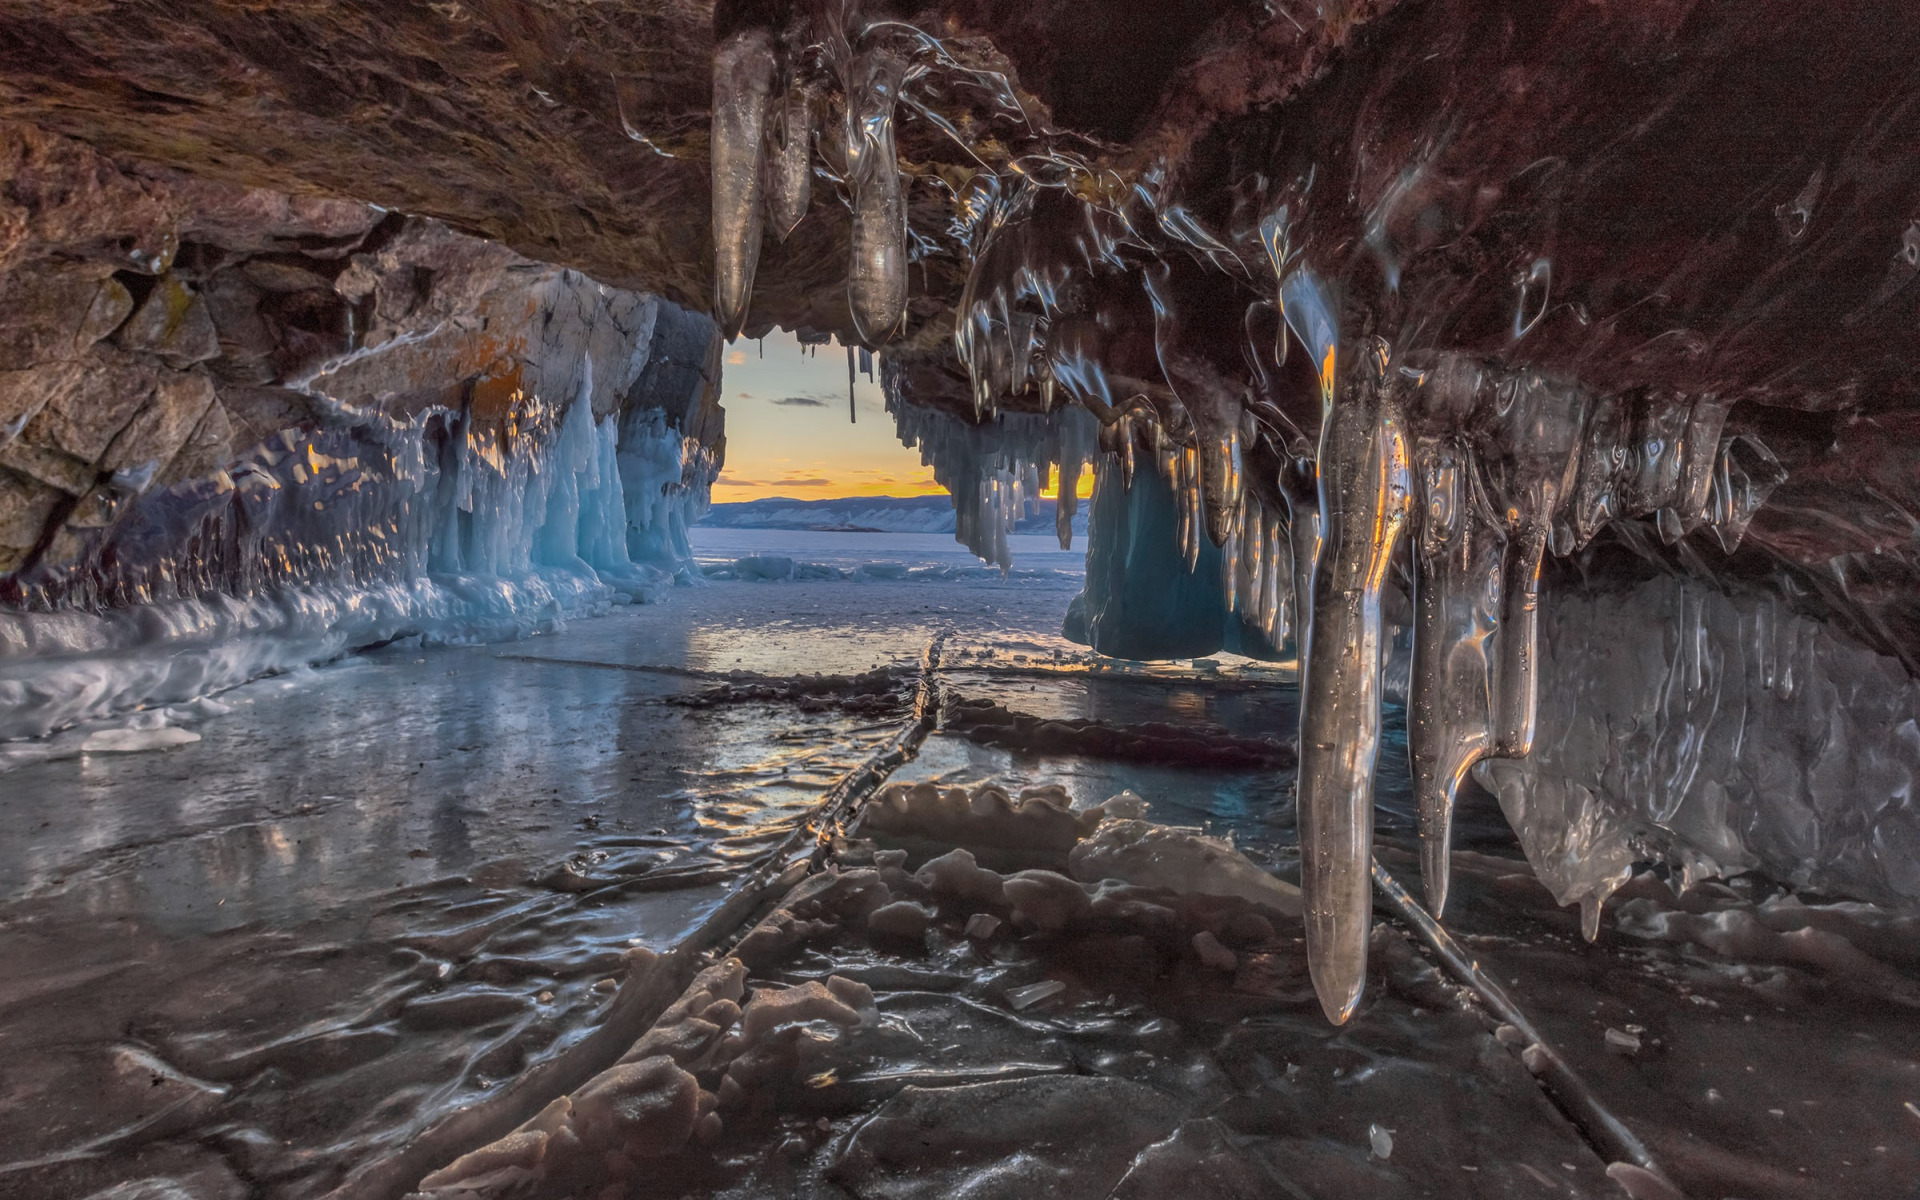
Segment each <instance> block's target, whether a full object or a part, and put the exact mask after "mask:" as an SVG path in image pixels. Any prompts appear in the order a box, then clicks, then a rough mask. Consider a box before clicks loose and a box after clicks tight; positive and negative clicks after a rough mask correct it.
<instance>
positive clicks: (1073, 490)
mask: <svg viewBox="0 0 1920 1200" xmlns="http://www.w3.org/2000/svg"><path fill="white" fill-rule="evenodd" d="M1079 511H1080V459H1079V456H1078V455H1069V454H1067V453H1065V452H1064V451H1063V452H1062V453H1061V456H1060V486H1059V488H1058V489H1056V490H1055V492H1054V501H1053V532H1054V535H1055V536H1057V537H1058V538H1059V539H1060V548H1061V549H1062V550H1071V549H1073V518H1074V515H1075V514H1076V513H1078V512H1079Z"/></svg>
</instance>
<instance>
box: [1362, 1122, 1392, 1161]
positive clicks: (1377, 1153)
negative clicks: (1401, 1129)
mask: <svg viewBox="0 0 1920 1200" xmlns="http://www.w3.org/2000/svg"><path fill="white" fill-rule="evenodd" d="M1367 1149H1368V1151H1369V1152H1370V1153H1372V1155H1373V1157H1375V1158H1378V1159H1389V1158H1392V1157H1393V1133H1392V1131H1391V1130H1387V1129H1382V1128H1381V1127H1380V1126H1378V1125H1369V1126H1367Z"/></svg>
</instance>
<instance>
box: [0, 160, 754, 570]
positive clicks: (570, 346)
mask: <svg viewBox="0 0 1920 1200" xmlns="http://www.w3.org/2000/svg"><path fill="white" fill-rule="evenodd" d="M0 156H3V157H4V163H5V165H4V167H3V168H0V172H3V173H4V174H5V176H6V178H7V180H8V182H7V183H6V185H5V186H4V187H3V188H0V196H4V197H5V200H4V204H5V214H6V215H5V219H4V221H3V222H0V228H4V229H5V230H6V231H7V235H6V241H5V243H4V245H5V254H4V257H0V295H3V296H4V298H3V299H0V576H11V577H12V578H11V580H9V581H8V583H6V584H0V587H9V588H10V589H11V595H12V596H13V597H14V599H15V601H16V602H19V601H21V600H33V599H35V598H36V597H37V598H39V599H43V600H48V601H57V599H58V595H59V594H60V591H59V589H60V586H61V583H62V581H63V580H65V579H67V578H69V577H71V576H73V575H74V573H75V572H76V571H77V572H80V573H85V572H87V571H90V570H93V569H94V560H96V559H97V558H98V557H99V551H100V548H101V547H102V546H103V545H104V544H107V543H108V542H109V541H110V540H111V539H110V534H109V531H110V530H111V528H112V527H113V526H114V525H115V523H116V522H117V521H119V520H120V519H121V518H122V517H124V516H125V515H126V514H127V513H128V512H129V511H130V510H131V509H132V508H133V507H134V506H136V505H137V504H139V503H140V502H141V500H142V498H143V497H153V496H157V495H159V494H160V493H162V492H164V491H165V490H166V489H168V488H170V487H173V486H175V485H179V484H182V483H185V482H187V481H192V480H198V479H201V478H204V477H207V476H210V475H212V474H214V473H216V472H218V471H220V470H221V469H222V468H224V467H226V466H228V465H229V464H230V463H232V462H233V461H234V460H235V459H236V457H238V456H239V455H241V454H243V453H244V452H246V451H247V450H249V449H250V448H251V447H254V446H256V445H258V444H260V443H262V442H264V441H266V440H267V439H268V438H270V437H272V436H273V435H275V434H278V433H280V432H282V431H286V430H294V431H298V430H301V429H308V428H313V427H315V426H316V425H318V424H322V423H326V422H333V423H338V421H339V420H340V419H341V414H343V413H348V414H351V413H378V414H380V415H382V416H385V417H387V418H391V419H396V420H408V419H412V418H414V417H417V416H418V415H419V414H421V413H423V412H425V411H427V410H429V409H434V408H440V409H444V410H446V411H448V412H451V413H459V414H465V415H466V416H468V417H470V418H471V419H472V420H473V421H474V422H477V423H479V424H495V425H497V424H499V423H500V422H502V421H506V420H509V419H510V418H511V416H512V413H513V410H514V408H515V406H516V405H518V404H521V403H523V401H524V400H525V399H527V398H539V399H543V400H544V401H545V402H547V403H548V404H551V405H555V406H557V407H560V408H564V407H565V406H567V405H569V404H571V403H572V402H573V401H574V400H575V399H576V397H579V396H581V394H582V387H583V385H585V384H588V383H589V380H590V387H589V388H588V390H587V392H586V394H585V397H584V398H585V399H586V400H587V402H588V403H589V404H590V405H591V407H592V412H593V414H594V416H595V418H596V419H604V418H607V417H611V416H617V415H619V414H622V413H625V412H627V411H628V410H635V411H638V412H641V413H648V412H656V411H657V412H659V413H662V414H664V416H665V419H666V421H667V422H668V424H669V425H670V426H671V428H672V429H674V430H675V431H677V432H680V433H682V434H684V435H685V436H686V437H687V438H689V439H690V440H691V442H692V443H693V444H694V445H696V446H699V447H703V448H704V449H703V450H702V453H701V454H700V455H696V456H695V457H696V458H698V459H699V462H698V464H697V465H696V464H695V463H694V462H693V461H692V460H690V461H689V465H688V471H689V472H690V474H689V475H688V477H687V478H686V479H685V480H684V481H682V482H683V483H684V484H685V485H686V486H690V487H694V488H696V489H698V490H700V491H702V492H704V488H705V486H706V484H707V483H709V482H710V481H711V478H712V474H713V472H714V471H715V470H717V463H718V455H719V454H720V452H721V449H722V445H723V431H722V426H723V416H722V413H721V410H720V408H719V404H718V396H719V392H718V390H717V385H718V378H719V342H718V340H717V338H716V337H715V335H714V331H713V327H712V324H711V322H709V321H707V320H706V319H705V318H704V317H697V316H694V315H692V314H688V313H685V312H684V311H683V310H680V309H678V308H676V307H674V306H672V305H670V304H666V303H664V302H662V301H660V300H658V299H657V298H655V297H653V296H651V295H648V294H645V293H638V292H631V291H624V290H619V289H613V288H607V287H604V286H601V285H599V284H597V283H594V282H593V281H591V280H588V279H586V278H585V277H583V276H581V275H580V274H578V273H577V272H573V271H570V270H567V269H565V268H560V267H553V266H547V265H544V264H539V263H534V262H531V261H529V260H527V259H525V258H522V257H521V256H519V255H518V254H515V253H514V252H513V251H511V250H508V249H507V248H505V247H503V246H501V245H499V244H497V243H493V242H488V241H485V240H482V239H479V238H474V237H471V236H468V235H465V234H461V233H457V232H455V231H453V230H451V229H449V228H448V227H447V226H445V225H443V224H440V223H439V222H436V221H432V220H428V219H424V218H418V217H407V216H403V215H400V214H395V213H388V212H384V211H382V210H380V209H377V208H374V207H371V206H368V205H365V204H358V203H349V202H345V201H338V200H323V199H299V198H293V197H288V196H285V195H280V194H276V193H270V192H265V191H261V190H257V189H254V190H248V189H240V188H235V187H231V186H228V185H224V184H219V183H210V182H205V181H199V180H193V179H189V178H186V177H184V176H179V175H176V174H173V173H170V172H164V171H151V170H141V169H138V168H123V167H121V166H119V165H117V164H115V163H113V162H112V161H110V160H108V159H106V158H105V157H103V156H101V155H100V154H99V153H97V152H96V151H94V150H92V149H91V148H89V147H86V146H83V145H81V144H79V143H77V142H74V141H71V140H69V139H65V138H61V137H58V136H54V135H50V134H47V133H45V132H43V131H41V130H38V129H36V128H34V127H31V126H25V125H17V124H16V125H9V126H4V127H0ZM589 360H591V362H592V366H588V365H587V364H588V362H589ZM97 582H98V581H96V583H97ZM49 587H51V588H52V589H53V591H52V592H51V593H45V590H46V589H47V588H49ZM43 593H45V594H43ZM87 594H89V595H91V594H93V593H92V592H91V591H89V592H88V593H87Z"/></svg>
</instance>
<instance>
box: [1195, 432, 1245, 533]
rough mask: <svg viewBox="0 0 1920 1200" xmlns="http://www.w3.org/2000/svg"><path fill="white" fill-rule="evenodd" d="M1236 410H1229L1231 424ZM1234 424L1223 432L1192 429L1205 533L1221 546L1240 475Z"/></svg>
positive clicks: (1237, 504) (1234, 510)
mask: <svg viewBox="0 0 1920 1200" xmlns="http://www.w3.org/2000/svg"><path fill="white" fill-rule="evenodd" d="M1239 417H1240V414H1239V412H1238V409H1237V407H1236V409H1235V411H1234V412H1233V421H1234V425H1237V424H1238V422H1239ZM1234 425H1229V426H1227V427H1226V429H1225V431H1224V432H1218V433H1211V434H1203V433H1201V432H1200V431H1199V430H1198V429H1196V430H1195V433H1194V437H1195V441H1196V443H1197V445H1196V451H1197V453H1198V454H1199V458H1200V475H1199V478H1200V499H1201V502H1202V505H1203V513H1204V515H1205V517H1206V524H1207V536H1208V537H1209V538H1210V539H1212V541H1213V544H1214V545H1216V546H1224V545H1226V543H1227V539H1228V535H1229V533H1230V531H1231V529H1232V527H1233V524H1234V522H1235V519H1236V517H1237V515H1238V514H1239V511H1240V499H1241V492H1242V488H1243V476H1242V472H1241V468H1240V431H1239V429H1238V428H1235V427H1234Z"/></svg>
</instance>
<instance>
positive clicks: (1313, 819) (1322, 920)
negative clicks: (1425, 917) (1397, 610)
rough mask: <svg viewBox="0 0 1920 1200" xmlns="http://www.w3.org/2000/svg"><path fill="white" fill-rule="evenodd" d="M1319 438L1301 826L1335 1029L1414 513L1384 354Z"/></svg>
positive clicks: (1359, 940)
mask: <svg viewBox="0 0 1920 1200" xmlns="http://www.w3.org/2000/svg"><path fill="white" fill-rule="evenodd" d="M1347 374H1348V379H1347V382H1346V385H1345V390H1344V392H1343V393H1342V395H1341V396H1340V398H1339V400H1338V402H1337V403H1335V404H1334V405H1333V407H1332V410H1331V411H1330V413H1329V414H1328V419H1327V423H1326V426H1325V428H1324V430H1323V431H1322V434H1321V446H1320V468H1319V470H1320V494H1321V512H1322V514H1323V518H1324V520H1325V522H1326V527H1325V529H1324V530H1323V531H1322V534H1323V536H1324V538H1325V545H1324V547H1323V549H1322V551H1321V554H1320V562H1319V564H1318V566H1317V568H1316V570H1315V573H1314V595H1313V618H1312V620H1313V632H1312V635H1311V637H1310V640H1309V642H1308V647H1307V658H1306V679H1305V681H1304V683H1303V687H1302V695H1301V701H1300V770H1299V785H1298V786H1299V800H1298V807H1299V821H1300V857H1301V875H1300V882H1301V892H1302V893H1303V897H1304V901H1305V908H1306V933H1307V961H1308V967H1309V969H1310V971H1311V973H1312V976H1313V984H1314V990H1315V992H1316V993H1318V995H1319V997H1320V1005H1321V1007H1322V1008H1323V1009H1324V1010H1325V1011H1326V1014H1327V1017H1328V1019H1329V1020H1331V1021H1333V1022H1334V1023H1335V1024H1340V1023H1342V1022H1344V1021H1345V1020H1346V1019H1347V1018H1348V1017H1350V1016H1352V1015H1353V1010H1354V1006H1355V1005H1357V1004H1358V1003H1359V1001H1360V992H1361V989H1362V988H1363V987H1364V986H1365V984H1366V968H1367V936H1368V933H1369V931H1370V930H1371V929H1372V926H1373V890H1372V889H1373V885H1372V881H1371V875H1370V870H1371V860H1372V856H1373V768H1374V760H1375V756H1376V755H1377V754H1378V752H1379V744H1380V662H1381V648H1382V647H1381V624H1382V622H1381V613H1380V589H1381V586H1382V584H1383V583H1384V582H1385V579H1386V574H1387V568H1388V564H1389V563H1390V561H1391V560H1392V558H1393V551H1394V547H1395V546H1396V545H1397V544H1398V542H1399V540H1400V536H1401V534H1402V533H1403V532H1404V530H1405V528H1406V524H1407V518H1408V513H1409V509H1410V507H1411V480H1410V478H1409V469H1410V468H1409V463H1408V447H1407V436H1406V428H1405V418H1404V416H1403V414H1402V412H1401V409H1400V400H1399V397H1398V395H1397V376H1396V374H1395V373H1393V372H1391V371H1390V370H1389V348H1388V347H1387V345H1386V343H1384V342H1380V341H1378V340H1377V339H1376V340H1375V341H1374V343H1373V344H1372V345H1371V346H1369V347H1368V348H1367V351H1366V353H1365V354H1364V355H1363V356H1362V359H1361V361H1360V362H1357V363H1355V364H1354V365H1353V367H1352V369H1351V370H1349V371H1348V373H1347Z"/></svg>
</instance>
